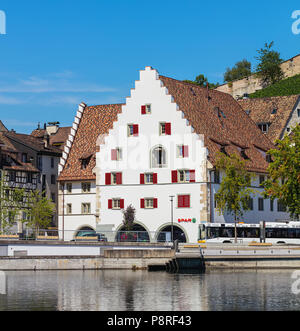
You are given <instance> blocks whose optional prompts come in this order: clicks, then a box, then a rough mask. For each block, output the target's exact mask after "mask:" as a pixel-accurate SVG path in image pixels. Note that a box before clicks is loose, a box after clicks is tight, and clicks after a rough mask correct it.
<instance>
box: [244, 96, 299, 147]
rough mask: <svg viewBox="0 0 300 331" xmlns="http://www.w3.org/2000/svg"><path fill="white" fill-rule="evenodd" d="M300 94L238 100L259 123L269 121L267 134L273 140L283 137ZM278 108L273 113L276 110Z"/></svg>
mask: <svg viewBox="0 0 300 331" xmlns="http://www.w3.org/2000/svg"><path fill="white" fill-rule="evenodd" d="M299 99H300V95H291V96H279V97H270V98H258V99H246V100H240V101H238V102H239V104H240V105H241V107H242V108H243V109H244V110H245V111H247V112H248V111H250V113H249V116H250V117H251V118H252V119H253V121H254V122H255V123H256V124H257V125H258V124H262V123H269V124H270V127H269V131H268V133H267V136H268V137H269V139H270V140H271V141H273V142H275V141H276V140H277V139H281V138H282V134H283V131H284V129H285V126H286V124H287V122H288V120H289V119H290V116H291V113H292V112H293V110H294V108H295V105H296V103H298V101H299ZM275 109H276V110H277V111H276V113H275V114H273V112H274V110H275Z"/></svg>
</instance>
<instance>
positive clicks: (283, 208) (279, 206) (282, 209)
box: [277, 201, 286, 213]
mask: <svg viewBox="0 0 300 331" xmlns="http://www.w3.org/2000/svg"><path fill="white" fill-rule="evenodd" d="M277 211H278V212H283V213H285V212H286V206H285V205H284V203H282V202H281V201H278V202H277Z"/></svg>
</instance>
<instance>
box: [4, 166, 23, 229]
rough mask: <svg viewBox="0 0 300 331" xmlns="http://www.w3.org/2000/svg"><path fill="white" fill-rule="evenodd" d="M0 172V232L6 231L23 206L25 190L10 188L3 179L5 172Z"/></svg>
mask: <svg viewBox="0 0 300 331" xmlns="http://www.w3.org/2000/svg"><path fill="white" fill-rule="evenodd" d="M0 172H1V174H0V178H1V179H0V233H7V232H8V231H9V230H10V228H11V227H12V226H13V225H14V223H15V221H16V220H17V217H18V216H19V215H20V213H21V211H22V209H23V208H24V197H25V192H24V190H23V189H18V188H11V187H10V186H9V185H8V184H7V182H6V180H5V178H6V176H7V174H6V172H5V171H3V170H1V171H0Z"/></svg>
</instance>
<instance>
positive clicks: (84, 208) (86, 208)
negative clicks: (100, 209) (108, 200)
mask: <svg viewBox="0 0 300 331" xmlns="http://www.w3.org/2000/svg"><path fill="white" fill-rule="evenodd" d="M81 213H82V214H84V215H87V214H90V213H91V204H90V203H82V204H81Z"/></svg>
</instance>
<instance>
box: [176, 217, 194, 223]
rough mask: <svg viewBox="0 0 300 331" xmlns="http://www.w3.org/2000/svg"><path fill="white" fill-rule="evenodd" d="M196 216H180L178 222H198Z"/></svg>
mask: <svg viewBox="0 0 300 331" xmlns="http://www.w3.org/2000/svg"><path fill="white" fill-rule="evenodd" d="M196 222H197V221H196V218H178V223H194V224H195V223H196Z"/></svg>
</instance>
